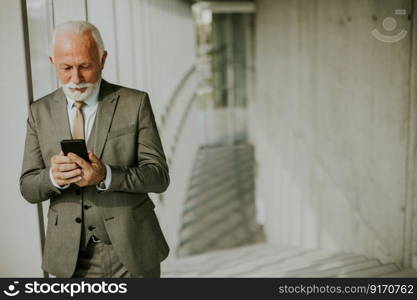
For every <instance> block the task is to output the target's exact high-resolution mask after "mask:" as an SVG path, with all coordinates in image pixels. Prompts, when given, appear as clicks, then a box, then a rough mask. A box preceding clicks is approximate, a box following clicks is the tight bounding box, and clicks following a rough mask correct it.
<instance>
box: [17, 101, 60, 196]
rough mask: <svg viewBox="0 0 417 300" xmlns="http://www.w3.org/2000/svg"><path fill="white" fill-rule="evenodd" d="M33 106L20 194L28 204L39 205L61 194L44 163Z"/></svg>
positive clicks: (27, 131)
mask: <svg viewBox="0 0 417 300" xmlns="http://www.w3.org/2000/svg"><path fill="white" fill-rule="evenodd" d="M32 109H33V105H31V107H30V108H29V116H28V119H27V124H26V140H25V149H24V154H23V163H22V172H21V175H20V180H19V183H20V192H21V194H22V196H23V198H25V199H26V200H27V201H28V202H30V203H39V202H42V201H45V200H48V199H49V198H52V197H54V196H57V195H59V194H61V191H60V190H59V189H58V188H57V187H55V186H54V185H53V184H52V182H51V180H50V178H49V168H46V167H45V165H44V163H43V158H42V153H41V148H40V145H39V139H38V132H37V126H36V122H35V119H34V117H33V111H32Z"/></svg>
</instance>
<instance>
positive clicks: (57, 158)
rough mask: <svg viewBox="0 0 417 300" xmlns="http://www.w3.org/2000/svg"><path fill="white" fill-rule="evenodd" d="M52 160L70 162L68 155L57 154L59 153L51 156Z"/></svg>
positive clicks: (58, 162)
mask: <svg viewBox="0 0 417 300" xmlns="http://www.w3.org/2000/svg"><path fill="white" fill-rule="evenodd" d="M53 162H54V163H56V164H67V163H71V159H70V158H69V157H68V156H65V155H64V156H59V155H55V156H54V157H53Z"/></svg>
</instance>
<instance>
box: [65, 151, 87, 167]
mask: <svg viewBox="0 0 417 300" xmlns="http://www.w3.org/2000/svg"><path fill="white" fill-rule="evenodd" d="M68 157H69V158H70V159H71V161H72V162H75V163H76V164H77V165H79V166H80V167H81V168H83V169H84V168H86V167H88V166H89V164H88V163H87V162H86V161H85V160H84V159H82V158H81V157H79V156H78V155H77V154H74V153H72V152H70V153H68Z"/></svg>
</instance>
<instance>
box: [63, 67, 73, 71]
mask: <svg viewBox="0 0 417 300" xmlns="http://www.w3.org/2000/svg"><path fill="white" fill-rule="evenodd" d="M62 69H63V70H65V71H69V70H71V67H63V68H62Z"/></svg>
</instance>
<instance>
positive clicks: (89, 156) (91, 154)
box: [88, 151, 99, 163]
mask: <svg viewBox="0 0 417 300" xmlns="http://www.w3.org/2000/svg"><path fill="white" fill-rule="evenodd" d="M88 158H89V159H90V160H91V162H94V163H96V162H98V161H99V160H98V158H97V156H95V154H94V153H93V152H91V151H88Z"/></svg>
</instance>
